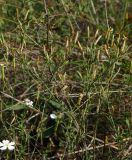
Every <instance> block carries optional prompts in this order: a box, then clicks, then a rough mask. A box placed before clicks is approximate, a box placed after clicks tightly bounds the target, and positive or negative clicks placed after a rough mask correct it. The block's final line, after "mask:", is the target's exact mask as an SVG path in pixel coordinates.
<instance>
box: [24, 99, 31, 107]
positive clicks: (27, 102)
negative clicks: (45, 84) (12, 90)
mask: <svg viewBox="0 0 132 160" xmlns="http://www.w3.org/2000/svg"><path fill="white" fill-rule="evenodd" d="M24 103H25V104H26V105H27V106H29V107H33V101H30V99H28V98H27V99H25V100H24Z"/></svg>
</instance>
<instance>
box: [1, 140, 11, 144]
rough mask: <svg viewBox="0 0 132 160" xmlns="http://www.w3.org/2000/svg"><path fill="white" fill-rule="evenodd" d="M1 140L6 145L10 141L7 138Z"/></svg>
mask: <svg viewBox="0 0 132 160" xmlns="http://www.w3.org/2000/svg"><path fill="white" fill-rule="evenodd" d="M2 142H3V144H4V145H7V144H9V143H10V142H9V141H8V140H3V141H2Z"/></svg>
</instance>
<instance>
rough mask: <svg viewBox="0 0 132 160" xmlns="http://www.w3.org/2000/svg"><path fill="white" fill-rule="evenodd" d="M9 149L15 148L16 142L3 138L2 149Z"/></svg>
mask: <svg viewBox="0 0 132 160" xmlns="http://www.w3.org/2000/svg"><path fill="white" fill-rule="evenodd" d="M6 149H9V150H10V151H12V150H14V149H15V142H9V141H8V140H3V141H2V142H0V150H2V151H3V150H6Z"/></svg>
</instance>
